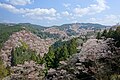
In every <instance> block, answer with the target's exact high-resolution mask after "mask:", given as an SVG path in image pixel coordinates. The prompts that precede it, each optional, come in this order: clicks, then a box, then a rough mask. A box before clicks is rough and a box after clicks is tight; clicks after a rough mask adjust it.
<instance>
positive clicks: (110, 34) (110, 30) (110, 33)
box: [107, 28, 114, 38]
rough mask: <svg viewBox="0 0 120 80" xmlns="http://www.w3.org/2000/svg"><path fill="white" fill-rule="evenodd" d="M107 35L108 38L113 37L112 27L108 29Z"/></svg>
mask: <svg viewBox="0 0 120 80" xmlns="http://www.w3.org/2000/svg"><path fill="white" fill-rule="evenodd" d="M107 37H108V38H113V37H114V30H112V28H110V29H109V31H108V34H107Z"/></svg>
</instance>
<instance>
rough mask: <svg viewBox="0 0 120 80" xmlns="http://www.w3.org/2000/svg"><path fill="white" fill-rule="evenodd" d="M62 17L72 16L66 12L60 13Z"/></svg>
mask: <svg viewBox="0 0 120 80" xmlns="http://www.w3.org/2000/svg"><path fill="white" fill-rule="evenodd" d="M62 15H63V16H66V17H67V16H71V15H72V14H70V13H69V12H68V11H64V12H62Z"/></svg>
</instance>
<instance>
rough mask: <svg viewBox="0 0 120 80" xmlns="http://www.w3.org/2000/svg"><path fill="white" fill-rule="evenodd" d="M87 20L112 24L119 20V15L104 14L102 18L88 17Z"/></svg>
mask: <svg viewBox="0 0 120 80" xmlns="http://www.w3.org/2000/svg"><path fill="white" fill-rule="evenodd" d="M87 22H92V23H101V24H105V25H114V24H116V23H119V22H120V15H106V16H105V17H104V18H101V19H100V18H99V19H98V18H90V19H89V20H87Z"/></svg>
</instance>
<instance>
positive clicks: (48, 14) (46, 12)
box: [0, 3, 56, 20]
mask: <svg viewBox="0 0 120 80" xmlns="http://www.w3.org/2000/svg"><path fill="white" fill-rule="evenodd" d="M0 7H1V8H4V9H6V10H8V11H10V12H12V13H16V14H22V15H23V16H24V17H25V16H27V17H30V18H32V19H47V20H55V16H56V10H55V9H54V8H50V9H41V8H34V9H28V8H20V9H18V8H16V7H14V6H12V5H9V4H4V3H0Z"/></svg>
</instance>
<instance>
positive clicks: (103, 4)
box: [73, 0, 108, 16]
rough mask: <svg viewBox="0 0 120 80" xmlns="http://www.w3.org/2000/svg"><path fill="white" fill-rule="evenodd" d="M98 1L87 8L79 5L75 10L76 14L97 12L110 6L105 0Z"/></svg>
mask: <svg viewBox="0 0 120 80" xmlns="http://www.w3.org/2000/svg"><path fill="white" fill-rule="evenodd" d="M96 1H97V4H91V5H89V6H88V7H86V8H81V7H80V6H78V7H77V8H75V9H74V10H73V11H74V13H75V15H77V16H83V15H86V14H96V13H100V12H102V11H104V10H105V9H107V8H108V6H107V5H106V2H105V0H96Z"/></svg>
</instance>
